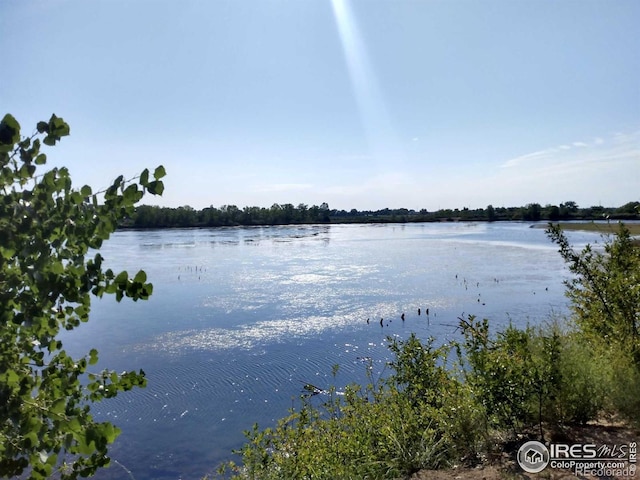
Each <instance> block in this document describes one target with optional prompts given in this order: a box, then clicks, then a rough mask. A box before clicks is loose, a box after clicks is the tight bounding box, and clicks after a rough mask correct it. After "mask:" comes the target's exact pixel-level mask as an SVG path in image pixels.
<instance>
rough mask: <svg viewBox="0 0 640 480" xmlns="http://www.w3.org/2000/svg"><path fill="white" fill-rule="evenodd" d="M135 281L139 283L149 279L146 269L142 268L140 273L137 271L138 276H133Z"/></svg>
mask: <svg viewBox="0 0 640 480" xmlns="http://www.w3.org/2000/svg"><path fill="white" fill-rule="evenodd" d="M133 281H134V282H138V283H144V282H146V281H147V274H146V273H145V271H144V270H140V271H139V272H138V273H136V276H135V277H133Z"/></svg>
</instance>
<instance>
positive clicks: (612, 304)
mask: <svg viewBox="0 0 640 480" xmlns="http://www.w3.org/2000/svg"><path fill="white" fill-rule="evenodd" d="M547 235H548V236H549V237H550V238H551V240H552V241H553V242H554V243H556V244H557V245H558V246H559V247H560V250H559V251H560V254H561V255H562V258H564V260H565V262H566V263H567V264H568V266H569V270H570V271H571V272H572V273H573V274H574V275H575V276H574V277H573V278H572V279H571V280H568V281H566V282H565V283H566V286H567V296H568V297H569V299H570V300H571V306H572V308H573V310H574V312H575V314H576V322H577V323H578V325H579V327H580V328H581V330H582V331H583V332H584V333H585V334H587V335H590V336H591V337H592V338H593V339H595V340H597V341H603V342H604V344H606V345H608V346H609V347H610V348H612V349H614V350H618V351H621V352H626V353H627V354H629V355H630V356H631V358H632V359H633V362H634V363H635V364H636V366H637V367H638V369H640V248H638V247H637V246H634V243H633V239H632V238H631V235H630V233H629V229H628V228H626V227H625V226H624V224H622V223H620V224H619V227H618V232H617V233H616V235H615V236H614V237H613V239H609V241H607V242H605V244H604V251H600V250H594V249H593V248H592V247H591V245H587V246H586V247H584V249H583V250H582V251H580V252H576V251H575V250H574V249H573V248H572V247H571V244H570V243H569V240H568V239H567V237H566V235H565V234H564V232H563V231H562V229H561V228H560V227H559V226H558V225H553V224H549V227H548V228H547Z"/></svg>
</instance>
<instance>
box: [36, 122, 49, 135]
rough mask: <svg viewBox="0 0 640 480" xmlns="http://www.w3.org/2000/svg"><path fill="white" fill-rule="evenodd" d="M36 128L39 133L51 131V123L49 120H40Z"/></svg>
mask: <svg viewBox="0 0 640 480" xmlns="http://www.w3.org/2000/svg"><path fill="white" fill-rule="evenodd" d="M36 129H37V130H38V133H49V124H48V123H47V122H38V125H37V126H36Z"/></svg>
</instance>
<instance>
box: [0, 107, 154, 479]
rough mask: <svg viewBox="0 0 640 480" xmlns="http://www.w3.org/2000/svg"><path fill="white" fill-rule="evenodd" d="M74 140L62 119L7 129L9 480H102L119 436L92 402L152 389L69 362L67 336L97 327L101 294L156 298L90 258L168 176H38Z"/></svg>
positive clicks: (0, 313) (8, 122)
mask: <svg viewBox="0 0 640 480" xmlns="http://www.w3.org/2000/svg"><path fill="white" fill-rule="evenodd" d="M69 133H70V128H69V125H68V124H67V123H66V122H65V121H64V120H63V119H62V118H60V117H57V116H56V115H52V116H51V118H50V119H49V121H48V122H44V121H42V122H38V124H37V127H36V131H35V133H34V134H33V135H31V136H29V137H21V130H20V124H19V123H18V121H17V120H16V119H15V118H14V117H13V116H11V115H10V114H7V115H5V116H4V118H3V119H2V121H1V122H0V476H15V475H21V474H24V473H25V472H28V474H29V475H30V477H31V478H47V477H49V476H51V475H52V474H54V473H55V472H56V471H57V472H58V473H57V475H58V476H60V478H64V479H67V478H76V477H78V476H88V475H91V474H93V473H94V472H95V471H96V469H97V468H99V467H101V466H104V465H107V464H108V463H109V457H108V456H107V446H108V444H110V443H112V442H113V441H114V440H115V438H116V437H117V436H118V434H119V429H118V428H117V427H115V426H113V425H111V424H110V423H108V422H102V423H99V422H95V421H94V420H93V418H92V416H91V413H90V405H91V403H92V402H97V401H100V400H102V399H103V398H109V397H113V396H115V395H117V394H118V392H120V391H125V390H130V389H131V388H133V387H136V386H144V385H145V383H146V380H145V377H144V372H143V371H139V372H123V373H120V374H119V373H116V372H112V371H109V370H103V371H101V372H90V371H89V367H90V366H92V365H95V364H96V363H97V362H98V352H97V351H96V350H95V349H92V350H91V351H90V352H89V353H88V354H87V355H86V356H85V357H84V358H79V359H74V358H71V357H70V356H69V355H67V353H66V352H65V351H64V349H63V345H62V342H61V341H60V340H59V333H60V331H61V329H65V330H72V329H74V328H76V327H78V326H79V325H80V324H81V323H82V322H86V321H88V319H89V313H90V308H91V299H92V297H94V296H97V297H102V296H103V295H104V294H113V295H115V297H116V299H117V300H118V301H120V300H121V299H122V298H123V297H129V298H131V299H133V300H134V301H136V300H139V299H143V300H144V299H147V298H148V297H149V295H151V293H152V291H153V286H152V284H151V283H148V282H147V276H146V274H145V273H144V271H139V272H137V273H136V274H135V275H133V276H130V275H129V274H128V273H127V272H118V273H116V272H113V271H112V270H110V269H106V270H105V269H103V260H104V259H103V257H102V256H101V255H100V254H99V253H95V254H92V255H93V256H92V257H91V256H90V255H89V249H94V250H98V249H99V248H100V247H101V245H102V242H103V241H105V240H107V239H108V238H109V236H110V235H111V233H113V232H114V231H115V229H116V227H117V225H118V223H119V222H120V221H121V220H123V219H125V218H128V217H129V216H131V215H132V214H133V212H134V208H135V205H136V204H137V203H138V202H139V201H140V200H141V199H142V197H143V195H144V194H145V193H150V194H153V195H160V194H162V191H163V189H164V185H163V183H162V178H163V177H164V176H165V173H166V172H165V169H164V168H163V167H161V166H160V167H158V168H156V169H155V171H154V172H153V175H152V176H150V173H149V170H144V171H143V172H142V173H141V174H140V175H139V176H138V177H135V178H134V179H131V180H125V179H124V177H123V176H120V177H118V178H117V179H115V181H114V182H113V183H112V184H111V186H109V187H108V188H107V189H105V190H104V191H100V192H95V193H94V192H93V190H92V189H91V187H89V186H87V185H85V186H82V187H81V188H79V189H77V188H74V187H73V185H72V181H71V177H70V174H69V171H68V170H67V169H66V168H64V167H61V168H57V167H54V168H51V169H49V170H46V171H41V168H42V166H44V165H45V164H46V163H47V156H46V155H45V154H44V153H42V152H41V148H42V146H43V145H46V146H49V147H52V146H54V145H55V144H56V143H57V142H58V141H60V140H61V139H62V137H65V136H67V135H69ZM136 180H137V182H136Z"/></svg>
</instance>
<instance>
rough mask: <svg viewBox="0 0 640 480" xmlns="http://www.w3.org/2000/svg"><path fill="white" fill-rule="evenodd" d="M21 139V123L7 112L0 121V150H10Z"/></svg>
mask: <svg viewBox="0 0 640 480" xmlns="http://www.w3.org/2000/svg"><path fill="white" fill-rule="evenodd" d="M19 141H20V124H19V123H18V121H17V120H16V119H15V118H13V116H12V115H11V114H9V113H7V114H6V115H5V116H4V118H3V119H2V122H0V152H7V153H8V152H10V151H12V150H13V146H14V145H15V144H16V143H18V142H19Z"/></svg>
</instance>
